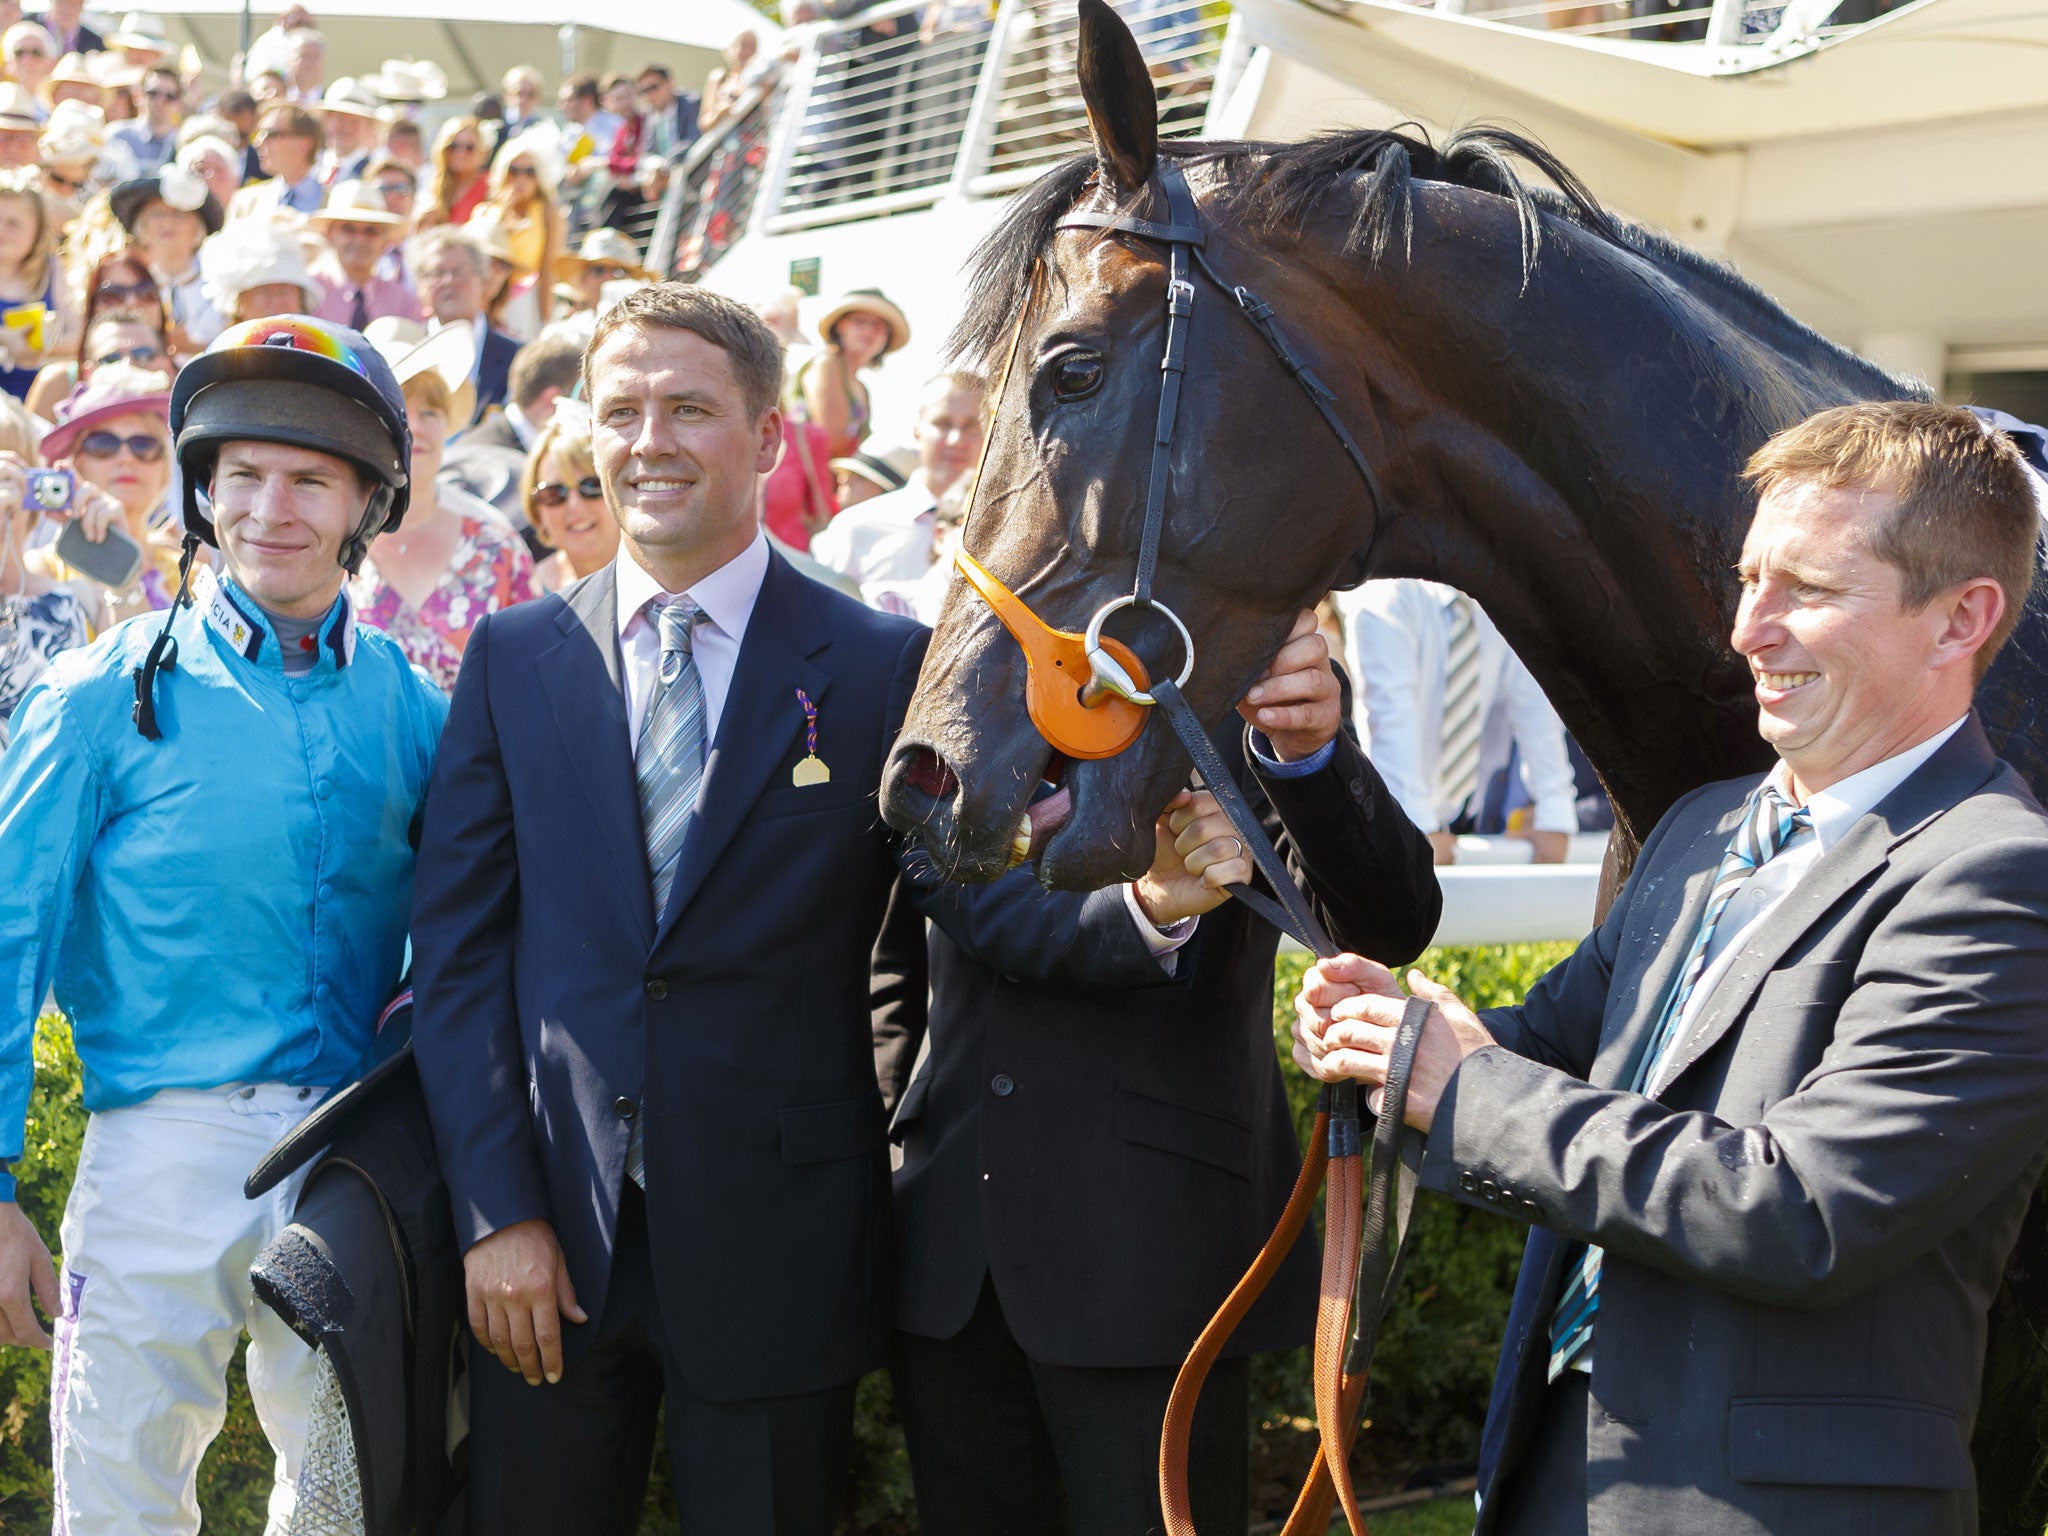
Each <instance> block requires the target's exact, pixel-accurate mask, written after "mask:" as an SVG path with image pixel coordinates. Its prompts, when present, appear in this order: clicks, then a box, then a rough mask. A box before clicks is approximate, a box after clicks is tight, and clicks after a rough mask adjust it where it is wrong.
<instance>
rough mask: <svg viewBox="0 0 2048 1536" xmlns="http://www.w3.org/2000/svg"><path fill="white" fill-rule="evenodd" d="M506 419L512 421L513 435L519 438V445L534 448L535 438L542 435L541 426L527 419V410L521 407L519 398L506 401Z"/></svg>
mask: <svg viewBox="0 0 2048 1536" xmlns="http://www.w3.org/2000/svg"><path fill="white" fill-rule="evenodd" d="M505 419H506V420H507V421H509V422H511V423H512V435H513V436H514V437H516V438H518V439H519V446H520V447H522V448H528V449H530V448H532V447H533V440H534V439H535V438H536V437H539V436H540V428H538V427H536V426H535V425H534V424H533V423H532V422H531V421H529V420H527V417H526V412H524V411H522V410H521V409H519V402H518V401H517V400H507V401H506V402H505Z"/></svg>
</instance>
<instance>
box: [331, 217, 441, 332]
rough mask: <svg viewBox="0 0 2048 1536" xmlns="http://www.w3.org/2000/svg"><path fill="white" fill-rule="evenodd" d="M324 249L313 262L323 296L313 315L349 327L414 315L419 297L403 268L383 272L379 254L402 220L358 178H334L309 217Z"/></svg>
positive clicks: (382, 254)
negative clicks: (322, 239)
mask: <svg viewBox="0 0 2048 1536" xmlns="http://www.w3.org/2000/svg"><path fill="white" fill-rule="evenodd" d="M312 223H313V227H314V228H315V229H317V230H319V231H320V233H321V234H323V235H325V236H326V237H327V245H328V250H327V252H326V253H325V254H323V255H322V256H321V258H320V259H319V260H317V261H316V262H314V264H313V276H314V278H315V280H317V281H318V282H319V284H320V288H321V292H322V294H323V297H322V298H321V300H320V303H319V305H318V307H317V308H315V309H314V311H313V313H314V314H316V315H318V316H319V317H320V318H321V319H322V320H332V321H334V322H336V323H337V324H340V325H346V326H348V327H350V328H351V329H353V330H358V331H360V330H363V329H364V328H366V327H367V326H368V325H369V323H370V322H371V321H372V320H377V319H381V318H382V317H384V316H386V315H397V316H402V317H403V318H405V319H407V320H414V319H417V318H418V317H419V312H420V299H419V295H418V294H417V293H416V292H414V291H413V286H412V283H411V282H410V281H409V280H408V279H407V278H406V276H405V273H404V271H403V270H402V269H400V270H399V271H397V272H396V273H395V274H390V275H387V271H386V268H385V264H384V258H385V257H386V256H387V255H389V254H390V252H391V250H392V247H393V246H395V245H396V244H397V243H398V240H399V238H400V237H401V236H402V235H403V234H404V233H405V220H404V219H402V218H400V217H399V216H398V215H397V214H395V213H392V212H391V211H390V210H389V209H387V208H386V207H385V206H384V203H383V200H382V199H380V198H379V197H378V196H377V194H376V193H375V192H373V191H371V190H370V189H369V188H368V187H366V186H364V185H363V183H362V182H360V181H339V182H336V183H335V184H334V190H333V191H331V192H329V193H328V194H327V206H326V207H324V208H322V209H321V210H320V211H319V212H318V213H316V214H315V215H314V216H313V220H312Z"/></svg>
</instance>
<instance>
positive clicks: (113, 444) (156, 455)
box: [78, 432, 164, 464]
mask: <svg viewBox="0 0 2048 1536" xmlns="http://www.w3.org/2000/svg"><path fill="white" fill-rule="evenodd" d="M123 448H126V449H127V450H128V451H129V452H130V453H132V454H134V455H135V457H136V458H137V459H139V460H140V461H141V462H142V463H144V464H154V463H155V462H156V461H157V460H158V459H160V458H162V457H163V456H164V440H163V439H162V438H160V437H145V436H143V435H141V434H140V433H138V434H137V435H136V436H134V437H119V436H116V435H115V434H114V433H112V432H88V433H86V434H85V436H84V437H81V438H80V439H79V440H78V451H79V452H80V453H82V454H84V455H85V456H86V457H87V458H89V459H111V458H112V457H113V456H114V455H115V454H117V453H119V452H120V451H121V450H122V449H123Z"/></svg>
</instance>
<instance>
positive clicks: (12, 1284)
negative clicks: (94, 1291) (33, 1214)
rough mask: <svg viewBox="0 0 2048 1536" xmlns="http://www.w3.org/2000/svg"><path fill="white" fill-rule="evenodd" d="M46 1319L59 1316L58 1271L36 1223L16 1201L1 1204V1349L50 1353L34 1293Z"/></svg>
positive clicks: (48, 1341)
mask: <svg viewBox="0 0 2048 1536" xmlns="http://www.w3.org/2000/svg"><path fill="white" fill-rule="evenodd" d="M31 1292H33V1293H34V1296H35V1299H36V1300H37V1301H38V1302H41V1303H42V1307H43V1315H44V1316H45V1317H51V1318H54V1317H55V1316H56V1315H57V1270H56V1268H55V1266H54V1265H52V1264H51V1262H50V1250H49V1247H48V1246H47V1245H46V1244H45V1243H44V1242H43V1239H42V1235H41V1234H40V1233H39V1232H37V1231H36V1227H35V1223H34V1222H32V1221H30V1220H29V1219H28V1217H27V1216H25V1215H23V1214H22V1209H21V1207H20V1206H18V1205H16V1204H15V1203H14V1202H13V1201H12V1200H7V1201H0V1345H4V1344H21V1345H25V1346H27V1347H28V1348H30V1349H48V1348H49V1347H50V1336H49V1334H47V1333H45V1332H44V1331H43V1327H42V1324H40V1323H38V1322H37V1321H36V1313H35V1308H34V1307H33V1306H31V1305H30V1303H29V1296H30V1293H31Z"/></svg>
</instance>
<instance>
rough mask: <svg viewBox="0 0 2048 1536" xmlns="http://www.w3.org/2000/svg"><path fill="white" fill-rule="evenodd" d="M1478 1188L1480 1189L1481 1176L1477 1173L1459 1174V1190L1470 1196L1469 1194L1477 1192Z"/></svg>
mask: <svg viewBox="0 0 2048 1536" xmlns="http://www.w3.org/2000/svg"><path fill="white" fill-rule="evenodd" d="M1478 1187H1479V1175H1478V1174H1476V1173H1461V1174H1459V1175H1458V1188H1460V1189H1462V1190H1463V1191H1465V1193H1466V1194H1468V1195H1469V1194H1471V1193H1472V1191H1473V1190H1475V1189H1477V1188H1478Z"/></svg>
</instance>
